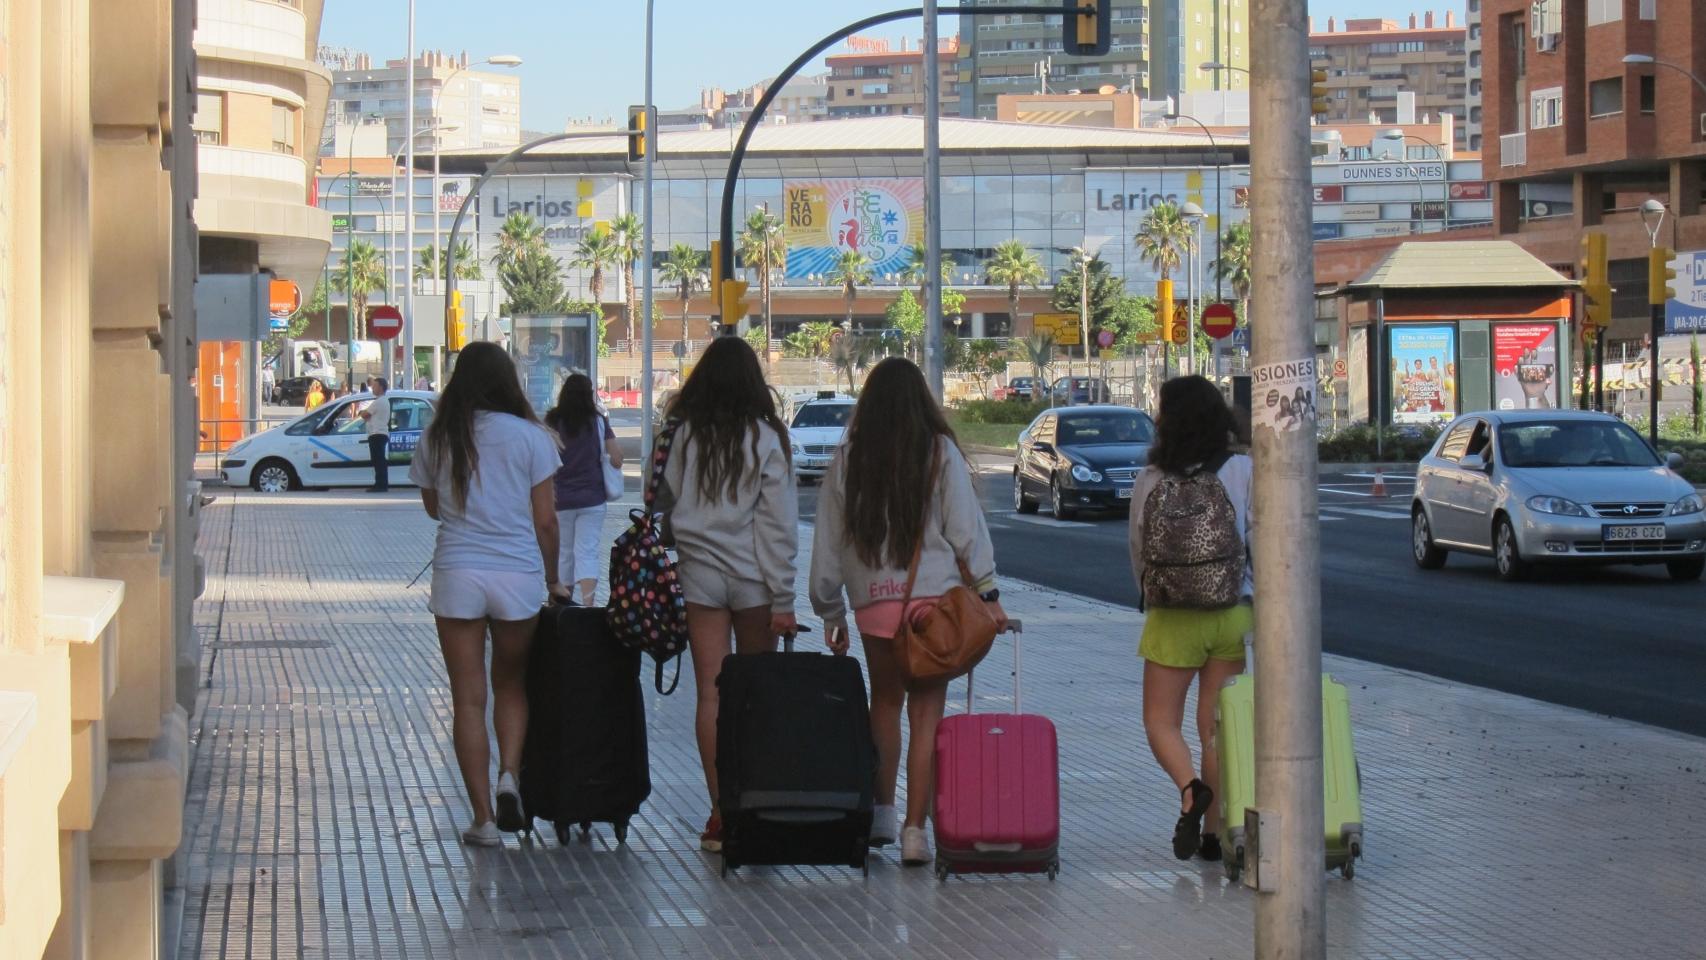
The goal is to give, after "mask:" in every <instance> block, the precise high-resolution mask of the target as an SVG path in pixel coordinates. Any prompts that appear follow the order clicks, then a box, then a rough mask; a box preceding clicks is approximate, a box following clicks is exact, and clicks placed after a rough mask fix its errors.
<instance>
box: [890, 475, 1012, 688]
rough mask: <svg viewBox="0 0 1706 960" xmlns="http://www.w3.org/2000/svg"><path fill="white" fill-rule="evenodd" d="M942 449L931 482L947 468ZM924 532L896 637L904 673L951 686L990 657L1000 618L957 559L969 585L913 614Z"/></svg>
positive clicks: (914, 554)
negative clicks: (993, 615)
mask: <svg viewBox="0 0 1706 960" xmlns="http://www.w3.org/2000/svg"><path fill="white" fill-rule="evenodd" d="M941 460H942V449H941V446H940V443H938V444H937V447H936V452H935V454H934V455H933V456H932V457H931V458H930V477H931V478H932V479H934V478H935V477H936V474H937V472H938V471H939V470H940V468H941ZM929 503H930V501H929V500H926V501H925V507H924V509H925V520H926V522H928V521H929V519H930V516H929V509H930V506H929ZM924 536H925V534H924V532H923V531H920V532H919V535H918V546H917V547H915V548H914V549H913V551H912V563H911V565H910V566H908V567H907V571H906V592H905V596H904V598H903V599H902V600H901V616H900V629H899V630H898V631H896V633H895V638H894V642H895V655H896V659H897V660H899V661H900V666H901V672H902V673H904V674H905V675H906V678H907V679H908V680H909V681H912V682H916V683H938V682H940V683H945V682H947V681H949V680H952V679H954V678H955V677H960V676H964V675H965V674H966V673H967V672H969V671H970V670H971V669H972V668H973V667H975V666H977V665H978V663H979V662H980V661H982V660H983V658H984V657H985V656H987V655H988V654H989V648H990V646H992V645H993V644H994V643H995V618H994V617H992V616H990V613H989V607H988V606H987V605H986V604H985V603H984V602H983V598H982V597H979V596H978V595H977V591H975V590H973V589H972V588H971V586H969V584H970V583H971V582H972V577H971V571H969V570H967V569H966V565H965V562H964V561H963V560H959V559H958V558H957V557H956V559H955V562H956V563H958V564H959V568H960V579H961V580H962V581H964V582H963V583H959V584H956V585H955V586H953V587H950V588H948V591H947V592H946V593H944V594H942V595H941V596H940V597H937V598H936V602H935V604H933V605H932V606H931V607H930V609H928V610H926V611H924V612H923V613H922V614H921V615H919V616H918V617H913V616H911V615H910V613H911V611H910V609H909V608H910V607H911V605H912V587H913V584H914V583H916V582H917V580H918V562H919V560H920V559H921V558H922V557H923V555H924Z"/></svg>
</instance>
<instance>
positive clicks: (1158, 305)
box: [1155, 280, 1173, 343]
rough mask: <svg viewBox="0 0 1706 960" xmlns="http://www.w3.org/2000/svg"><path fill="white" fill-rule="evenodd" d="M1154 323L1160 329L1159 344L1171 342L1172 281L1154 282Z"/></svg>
mask: <svg viewBox="0 0 1706 960" xmlns="http://www.w3.org/2000/svg"><path fill="white" fill-rule="evenodd" d="M1155 322H1156V324H1157V325H1158V326H1159V327H1160V328H1161V342H1162V343H1172V342H1173V281H1171V280H1157V281H1155Z"/></svg>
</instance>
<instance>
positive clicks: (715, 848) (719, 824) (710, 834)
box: [699, 814, 723, 853]
mask: <svg viewBox="0 0 1706 960" xmlns="http://www.w3.org/2000/svg"><path fill="white" fill-rule="evenodd" d="M699 849H701V850H703V851H705V852H706V853H722V852H723V818H722V817H719V816H717V815H716V814H712V815H711V818H710V819H709V820H706V821H705V832H704V833H701V834H700V835H699Z"/></svg>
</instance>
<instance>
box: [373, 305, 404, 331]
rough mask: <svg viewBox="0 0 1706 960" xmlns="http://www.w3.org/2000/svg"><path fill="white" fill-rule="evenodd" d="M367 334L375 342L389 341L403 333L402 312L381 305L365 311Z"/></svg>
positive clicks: (390, 306)
mask: <svg viewBox="0 0 1706 960" xmlns="http://www.w3.org/2000/svg"><path fill="white" fill-rule="evenodd" d="M367 332H368V333H369V334H370V335H372V337H373V338H374V339H375V340H389V339H391V338H392V337H395V336H396V335H397V334H399V333H402V332H403V311H401V310H398V309H397V308H396V307H393V306H392V305H390V304H388V303H382V304H380V305H379V306H377V307H373V308H371V309H369V310H368V311H367Z"/></svg>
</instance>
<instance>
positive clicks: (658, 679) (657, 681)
mask: <svg viewBox="0 0 1706 960" xmlns="http://www.w3.org/2000/svg"><path fill="white" fill-rule="evenodd" d="M669 659H671V660H674V661H675V679H674V680H671V681H670V682H669V689H668V690H665V689H664V688H663V665H664V661H662V660H659V661H657V673H656V676H655V677H654V678H653V685H654V686H656V687H657V691H658V693H660V694H662V695H663V696H666V697H667V696H669V695H670V694H672V693H674V692H675V688H676V687H677V686H680V684H681V654H680V653H677V654H676V655H675V656H673V657H670V658H669Z"/></svg>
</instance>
